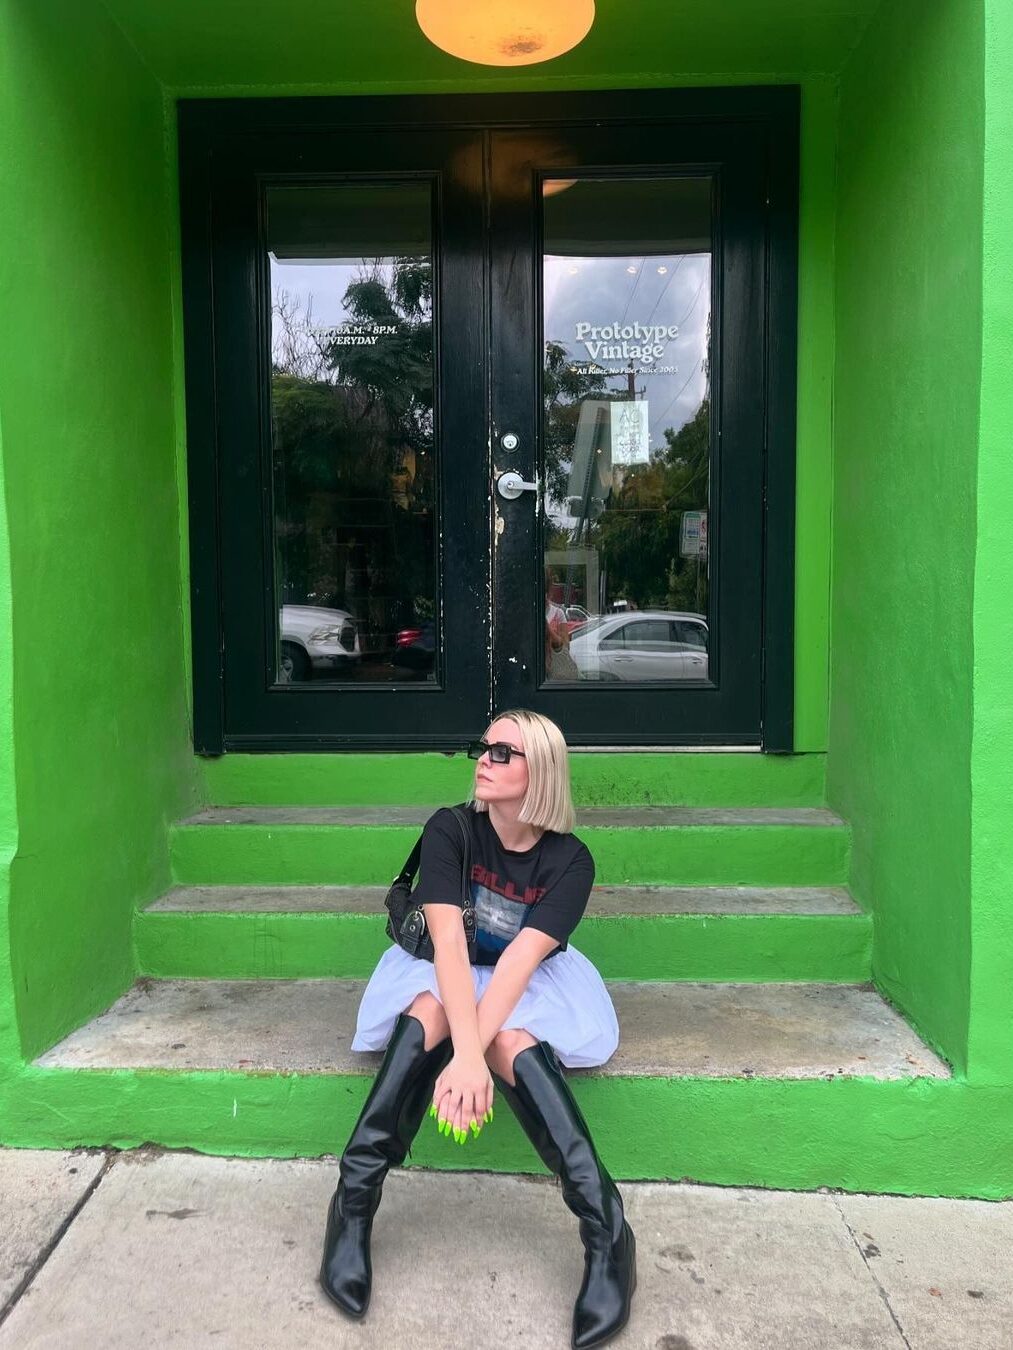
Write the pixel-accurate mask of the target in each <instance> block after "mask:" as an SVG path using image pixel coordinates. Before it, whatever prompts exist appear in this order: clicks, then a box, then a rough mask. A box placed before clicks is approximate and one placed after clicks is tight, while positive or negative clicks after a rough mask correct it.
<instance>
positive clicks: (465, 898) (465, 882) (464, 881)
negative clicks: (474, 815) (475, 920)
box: [450, 806, 471, 909]
mask: <svg viewBox="0 0 1013 1350" xmlns="http://www.w3.org/2000/svg"><path fill="white" fill-rule="evenodd" d="M450 809H451V811H453V813H454V816H455V817H456V819H457V823H458V825H460V827H461V833H462V834H463V835H464V866H463V867H462V868H461V902H462V904H463V906H464V908H465V909H467V908H468V906H469V905H470V904H471V824H470V821H469V819H468V816H467V815H466V814H465V810H464V808H463V807H460V806H452V807H451V808H450Z"/></svg>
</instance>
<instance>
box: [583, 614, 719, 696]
mask: <svg viewBox="0 0 1013 1350" xmlns="http://www.w3.org/2000/svg"><path fill="white" fill-rule="evenodd" d="M707 637H708V631H707V620H706V618H705V616H704V615H703V614H692V613H688V612H676V611H673V610H667V609H633V610H627V611H626V612H625V613H620V614H603V615H601V616H600V617H598V618H595V619H591V621H590V622H589V623H586V624H585V625H584V626H583V627H582V628H578V629H576V630H575V631H574V634H573V636H572V637H571V639H570V655H571V656H572V657H573V659H574V661H575V662H576V664H577V669H578V670H579V671H580V678H581V679H582V680H705V679H706V678H707Z"/></svg>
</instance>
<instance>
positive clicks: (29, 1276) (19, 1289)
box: [0, 1153, 116, 1327]
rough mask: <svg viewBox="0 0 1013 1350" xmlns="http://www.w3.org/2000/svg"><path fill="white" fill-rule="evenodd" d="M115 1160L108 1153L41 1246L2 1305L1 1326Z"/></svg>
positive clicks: (113, 1155)
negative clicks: (47, 1239)
mask: <svg viewBox="0 0 1013 1350" xmlns="http://www.w3.org/2000/svg"><path fill="white" fill-rule="evenodd" d="M115 1161H116V1154H115V1153H107V1154H106V1156H105V1161H104V1162H103V1163H102V1166H101V1167H100V1168H99V1170H98V1171H97V1172H96V1173H95V1176H94V1178H93V1179H92V1180H91V1181H90V1182H89V1183H88V1185H87V1186H86V1187H85V1189H84V1190H83V1191H82V1192H81V1195H80V1196H79V1198H78V1199H77V1200H76V1201H75V1202H74V1204H73V1205H72V1206H71V1208H70V1210H69V1211H68V1212H67V1214H65V1215H64V1217H63V1219H62V1220H61V1221H60V1223H59V1224H58V1225H57V1227H56V1229H55V1231H54V1232H53V1234H52V1236H51V1237H50V1239H49V1241H48V1242H47V1243H46V1244H45V1246H43V1247H42V1248H41V1250H40V1251H39V1254H38V1255H37V1256H36V1258H35V1260H34V1261H33V1262H32V1263H31V1265H30V1266H29V1267H28V1269H27V1270H26V1271H25V1273H24V1275H22V1277H21V1279H20V1280H19V1281H18V1283H17V1284H16V1285H15V1286H14V1288H13V1289H12V1290H11V1293H10V1295H9V1297H8V1298H7V1300H6V1301H5V1302H4V1304H3V1306H2V1307H0V1327H2V1326H3V1324H4V1322H6V1320H7V1318H8V1317H9V1316H10V1315H11V1313H12V1312H13V1311H14V1309H15V1308H16V1307H17V1305H18V1303H19V1302H20V1300H21V1298H22V1297H23V1296H24V1294H25V1293H26V1292H27V1290H28V1289H29V1288H30V1287H31V1285H32V1283H33V1282H34V1280H35V1278H36V1276H37V1275H38V1273H39V1271H40V1270H41V1269H42V1267H43V1266H44V1265H45V1264H46V1262H47V1261H48V1260H49V1258H50V1257H51V1256H52V1254H53V1252H55V1251H56V1249H57V1247H58V1246H59V1245H60V1243H61V1242H62V1240H63V1237H64V1235H65V1233H66V1232H67V1230H68V1229H69V1228H70V1225H71V1224H72V1223H73V1222H74V1220H75V1219H76V1218H77V1216H78V1215H79V1214H80V1213H81V1211H82V1209H84V1207H85V1205H86V1204H87V1203H88V1201H89V1200H90V1199H91V1197H92V1196H93V1195H94V1194H95V1192H96V1191H97V1190H98V1187H99V1184H100V1183H101V1182H102V1180H103V1179H104V1177H105V1176H106V1174H107V1173H108V1172H109V1170H110V1168H111V1167H112V1166H113V1163H114V1162H115Z"/></svg>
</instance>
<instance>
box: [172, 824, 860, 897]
mask: <svg viewBox="0 0 1013 1350" xmlns="http://www.w3.org/2000/svg"><path fill="white" fill-rule="evenodd" d="M432 810H433V808H432V807H431V806H400V807H398V806H374V807H319V806H317V807H292V806H287V807H249V806H246V807H212V808H209V809H207V810H204V811H200V812H198V813H196V814H195V815H192V816H189V817H187V818H186V819H184V820H181V821H179V822H177V824H176V825H174V826H173V828H172V830H171V849H172V866H173V878H174V880H176V881H178V882H182V883H188V884H199V885H213V884H250V885H270V884H280V885H313V884H334V883H340V884H343V885H386V884H389V882H390V879H391V878H392V877H393V876H394V875H395V874H396V872H397V871H398V870H399V869H400V867H401V865H402V863H403V862H404V859H405V857H406V855H407V854H408V852H409V851H410V850H411V847H412V845H413V844H414V842H415V840H416V839H417V837H418V833H419V830H420V828H421V826H422V825H423V824H424V823H425V821H426V820H427V819H428V818H429V816H430V815H431V814H432ZM577 831H578V833H579V835H580V837H581V838H582V839H583V840H584V841H585V842H586V843H587V845H588V847H589V848H590V849H591V851H592V853H593V854H594V857H595V864H596V868H597V879H598V881H599V883H601V884H603V885H629V884H661V885H676V884H677V885H683V886H708V885H715V886H736V885H765V886H793V885H800V886H838V885H841V884H843V883H844V882H845V881H846V879H847V874H848V851H849V843H850V834H849V830H848V827H847V825H846V824H845V822H844V821H843V820H842V819H841V818H840V816H838V815H836V814H834V812H832V811H828V810H825V809H824V808H821V807H794V808H771V807H740V808H720V809H719V808H699V807H667V806H666V807H662V806H653V807H650V806H649V807H643V806H639V807H584V808H582V809H581V810H579V811H578V820H577Z"/></svg>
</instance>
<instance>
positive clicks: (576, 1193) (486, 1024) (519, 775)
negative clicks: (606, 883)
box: [320, 710, 636, 1350]
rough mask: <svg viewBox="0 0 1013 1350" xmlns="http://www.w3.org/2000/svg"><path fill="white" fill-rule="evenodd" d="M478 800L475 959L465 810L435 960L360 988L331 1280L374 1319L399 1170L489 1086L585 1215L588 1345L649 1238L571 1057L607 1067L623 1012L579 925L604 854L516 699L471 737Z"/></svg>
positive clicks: (580, 1322) (437, 862)
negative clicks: (368, 1054) (635, 1226)
mask: <svg viewBox="0 0 1013 1350" xmlns="http://www.w3.org/2000/svg"><path fill="white" fill-rule="evenodd" d="M468 753H469V754H470V755H471V757H472V758H473V759H477V761H478V763H477V765H476V768H475V781H474V787H473V794H472V798H471V800H470V801H469V802H468V803H467V807H468V808H469V809H468V823H469V825H470V827H471V838H472V867H471V880H470V892H471V898H472V904H473V905H474V907H475V911H476V929H477V931H476V947H475V950H476V964H474V965H471V964H470V963H469V953H468V945H467V939H466V937H465V930H464V923H463V919H462V903H461V899H460V897H461V872H462V867H463V853H464V843H463V839H462V836H461V831H460V829H459V828H458V823H457V820H456V818H455V816H454V813H453V812H452V811H451V810H449V809H448V808H446V807H442V808H440V809H439V810H437V811H436V812H434V814H433V815H432V816H430V818H429V820H428V821H427V822H426V826H425V829H424V831H423V834H422V854H421V864H420V875H419V882H418V886H417V888H416V890H415V892H414V893H413V901H414V902H415V903H416V904H421V905H422V906H423V913H424V915H425V919H426V923H427V924H428V926H429V931H430V933H431V934H432V939H433V945H434V948H435V952H436V959H435V962H432V961H425V960H421V959H419V958H418V957H415V956H411V955H410V954H409V953H408V952H406V951H405V950H404V949H403V948H402V947H400V946H397V945H394V946H391V947H389V948H388V949H387V950H386V951H385V952H384V954H383V956H382V957H381V958H380V960H379V962H378V963H377V966H376V968H375V970H374V971H373V974H372V976H371V977H370V980H369V983H368V984H367V986H366V989H365V991H364V992H363V995H362V1000H361V1003H360V1005H359V1011H358V1017H357V1021H356V1029H355V1036H354V1038H353V1040H352V1049H353V1050H382V1049H384V1048H386V1055H385V1056H384V1060H383V1063H382V1064H381V1066H380V1068H379V1071H378V1072H377V1075H376V1079H375V1081H374V1083H373V1086H372V1088H371V1090H370V1094H369V1097H368V1098H367V1100H366V1104H365V1106H364V1107H363V1109H362V1113H361V1115H360V1116H359V1119H358V1122H357V1123H356V1126H355V1128H354V1130H353V1131H352V1135H351V1137H350V1138H349V1140H348V1143H347V1145H346V1147H345V1151H344V1153H343V1154H342V1157H341V1162H340V1181H339V1183H338V1188H337V1190H336V1191H335V1193H334V1196H333V1198H332V1200H331V1204H330V1208H329V1210H328V1215H327V1232H326V1237H325V1240H324V1256H323V1262H322V1264H321V1269H320V1282H321V1285H322V1286H323V1289H324V1291H325V1292H326V1293H327V1295H328V1296H329V1297H330V1298H331V1299H332V1300H333V1301H334V1302H335V1303H336V1304H337V1305H338V1306H339V1307H340V1308H342V1309H343V1310H344V1311H345V1312H347V1313H349V1314H350V1315H351V1316H353V1317H362V1316H363V1315H364V1313H365V1312H366V1309H367V1307H368V1305H369V1298H370V1287H371V1281H372V1266H371V1263H370V1249H369V1244H370V1233H371V1229H372V1223H373V1216H374V1214H375V1212H376V1209H377V1206H378V1205H379V1203H380V1193H381V1187H382V1185H383V1181H384V1178H385V1176H386V1174H387V1171H388V1169H389V1168H390V1167H391V1166H400V1165H401V1164H402V1163H403V1162H404V1159H405V1156H406V1154H407V1153H408V1149H409V1146H410V1144H411V1142H412V1140H413V1139H414V1137H415V1134H416V1132H417V1131H418V1128H419V1125H420V1124H421V1122H422V1118H423V1116H424V1115H425V1114H426V1111H427V1110H429V1112H430V1114H431V1115H432V1114H435V1115H436V1117H437V1121H438V1125H439V1127H440V1130H441V1132H445V1133H446V1134H448V1135H449V1134H452V1135H453V1138H454V1140H455V1141H457V1142H461V1143H463V1142H464V1140H465V1139H466V1138H467V1132H468V1130H469V1128H470V1129H471V1131H472V1132H473V1134H475V1135H477V1134H478V1133H479V1131H480V1130H481V1127H482V1123H483V1122H485V1121H486V1120H489V1119H491V1118H492V1108H493V1084H494V1082H495V1083H496V1084H498V1085H499V1088H500V1090H501V1091H502V1093H503V1095H504V1096H505V1097H506V1099H507V1101H508V1102H509V1103H510V1106H511V1108H512V1110H513V1112H514V1114H515V1115H516V1117H517V1119H518V1120H519V1121H520V1124H521V1126H522V1128H523V1129H524V1131H525V1133H526V1134H527V1136H528V1138H529V1139H530V1140H531V1142H532V1144H533V1145H534V1148H535V1150H536V1152H537V1153H538V1155H539V1157H540V1158H541V1159H542V1161H543V1162H544V1163H545V1165H546V1167H547V1168H549V1170H550V1171H551V1172H553V1173H554V1174H556V1175H557V1176H559V1177H560V1179H561V1184H562V1194H563V1199H564V1201H565V1203H566V1204H567V1206H568V1207H569V1208H570V1209H571V1210H572V1211H573V1213H574V1214H575V1215H576V1216H577V1218H578V1219H579V1221H580V1223H579V1231H580V1237H581V1241H582V1243H583V1245H584V1277H583V1281H582V1283H581V1286H580V1292H579V1293H578V1295H577V1300H576V1304H575V1306H574V1311H573V1339H572V1344H573V1346H574V1347H577V1350H584V1347H590V1346H598V1345H602V1344H603V1343H604V1342H605V1341H606V1340H608V1339H609V1338H610V1337H612V1336H614V1335H615V1333H616V1332H618V1331H619V1330H621V1328H622V1327H624V1326H625V1325H626V1323H627V1321H628V1320H629V1315H630V1300H631V1298H632V1296H633V1291H634V1289H635V1288H636V1243H635V1241H634V1237H633V1231H632V1229H631V1228H630V1226H629V1224H628V1223H627V1222H626V1218H625V1215H624V1212H623V1204H622V1198H621V1196H620V1194H619V1191H618V1189H617V1187H616V1185H615V1183H614V1181H613V1180H612V1178H611V1177H610V1176H609V1173H608V1172H607V1170H606V1169H605V1167H604V1165H603V1164H602V1162H601V1159H600V1158H599V1157H598V1153H597V1151H596V1149H595V1146H594V1143H593V1141H592V1139H591V1135H590V1131H589V1130H588V1126H587V1122H586V1120H585V1119H584V1116H583V1114H582V1112H581V1110H580V1107H579V1106H578V1105H577V1102H576V1101H575V1099H574V1097H573V1094H572V1093H571V1091H570V1087H569V1084H568V1083H567V1080H566V1078H565V1076H564V1074H563V1071H562V1066H563V1065H565V1066H566V1067H568V1068H574V1067H577V1066H580V1067H589V1066H593V1065H598V1064H604V1063H605V1062H606V1061H607V1060H609V1059H610V1058H611V1057H612V1055H613V1054H614V1053H615V1051H616V1047H617V1046H618V1044H619V1024H618V1021H617V1019H616V1013H615V1008H614V1007H613V1004H612V999H611V997H610V996H609V993H608V990H607V988H606V987H605V983H604V981H603V980H602V977H601V975H600V974H599V973H598V971H597V969H596V968H595V967H594V965H593V964H592V963H591V962H590V961H589V960H588V958H587V957H586V956H584V955H583V954H582V953H581V952H579V951H577V950H576V948H575V947H572V946H569V945H568V942H567V939H568V938H569V936H570V934H571V933H572V932H573V930H574V928H575V927H576V926H577V923H578V922H579V920H580V918H581V916H582V915H583V913H584V910H585V908H586V906H587V901H588V896H589V894H590V891H591V886H592V884H593V882H594V863H593V861H592V859H591V855H590V853H589V852H588V849H587V847H586V846H585V845H584V844H583V843H582V842H581V841H580V840H579V839H578V838H577V837H576V836H575V835H574V834H573V833H572V831H573V826H574V823H575V816H574V810H573V802H572V799H571V796H570V768H569V760H568V757H567V749H566V742H565V740H564V739H563V735H562V733H561V732H560V730H559V728H558V727H557V726H556V725H555V723H554V722H551V721H549V719H548V718H546V717H542V716H541V715H540V714H538V713H533V712H527V711H525V710H517V711H511V712H506V713H503V714H502V715H501V716H500V717H498V718H496V720H495V721H494V722H493V723H492V725H491V726H490V727H489V728H488V730H487V731H486V733H485V737H484V738H483V740H481V741H476V742H473V743H472V745H471V746H470V747H469V752H468Z"/></svg>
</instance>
